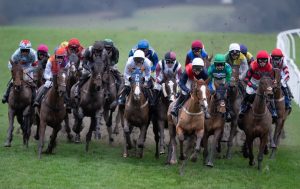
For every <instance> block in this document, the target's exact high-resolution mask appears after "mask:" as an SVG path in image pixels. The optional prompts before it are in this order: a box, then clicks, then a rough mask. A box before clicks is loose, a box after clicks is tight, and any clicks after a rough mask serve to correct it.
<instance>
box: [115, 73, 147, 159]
mask: <svg viewBox="0 0 300 189" xmlns="http://www.w3.org/2000/svg"><path fill="white" fill-rule="evenodd" d="M131 78H132V79H131V81H130V85H131V91H130V93H129V96H128V97H127V99H126V104H125V107H120V106H119V111H120V114H121V124H122V127H123V131H124V148H123V157H128V155H129V154H128V150H129V149H131V148H132V142H131V137H130V134H131V132H132V130H133V128H134V126H135V127H138V128H139V129H140V135H139V138H138V140H137V147H138V151H137V154H136V156H137V157H139V158H142V157H143V150H144V143H145V140H146V134H147V129H148V125H149V104H148V100H147V99H146V97H145V95H144V93H143V90H144V88H143V83H144V77H143V75H142V72H141V70H140V69H135V70H134V71H133V73H132V75H131Z"/></svg>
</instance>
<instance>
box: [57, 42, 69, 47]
mask: <svg viewBox="0 0 300 189" xmlns="http://www.w3.org/2000/svg"><path fill="white" fill-rule="evenodd" d="M68 45H69V42H68V41H63V42H61V44H60V45H59V47H65V48H66V47H67V46H68Z"/></svg>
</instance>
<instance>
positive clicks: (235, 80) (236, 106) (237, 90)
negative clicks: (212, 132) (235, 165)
mask: <svg viewBox="0 0 300 189" xmlns="http://www.w3.org/2000/svg"><path fill="white" fill-rule="evenodd" d="M241 88H243V85H242V83H241V81H240V80H239V66H232V77H231V81H230V85H229V88H228V97H227V101H229V102H230V103H229V104H230V106H231V107H229V109H230V115H231V122H230V135H229V138H228V142H227V153H226V158H227V159H230V158H231V156H232V155H231V148H232V146H233V138H234V137H235V136H236V134H237V126H238V125H237V121H238V115H239V111H240V106H241V102H242V96H243V95H242V94H243V90H241Z"/></svg>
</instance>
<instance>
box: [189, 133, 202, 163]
mask: <svg viewBox="0 0 300 189" xmlns="http://www.w3.org/2000/svg"><path fill="white" fill-rule="evenodd" d="M203 133H204V129H199V130H197V131H196V137H197V138H196V146H195V149H194V152H193V154H192V156H191V160H192V161H193V162H196V161H197V159H198V155H199V153H200V148H201V140H202V138H203Z"/></svg>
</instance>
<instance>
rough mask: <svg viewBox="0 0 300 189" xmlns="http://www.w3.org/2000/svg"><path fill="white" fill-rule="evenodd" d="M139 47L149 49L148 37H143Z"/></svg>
mask: <svg viewBox="0 0 300 189" xmlns="http://www.w3.org/2000/svg"><path fill="white" fill-rule="evenodd" d="M137 48H138V49H149V42H148V41H147V40H146V39H142V40H140V41H139V43H138V45H137Z"/></svg>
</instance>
